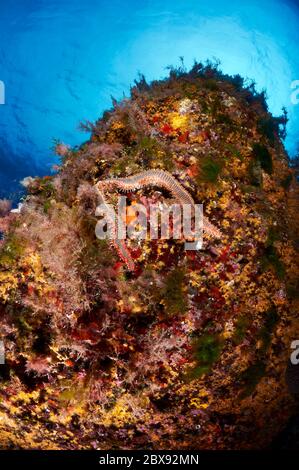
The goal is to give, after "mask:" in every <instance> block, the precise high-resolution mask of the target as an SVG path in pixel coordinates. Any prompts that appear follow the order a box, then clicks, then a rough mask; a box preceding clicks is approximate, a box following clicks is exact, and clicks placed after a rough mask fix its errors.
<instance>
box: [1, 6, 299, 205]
mask: <svg viewBox="0 0 299 470" xmlns="http://www.w3.org/2000/svg"><path fill="white" fill-rule="evenodd" d="M0 38H1V41H0V80H1V81H3V82H4V84H5V104H4V105H0V197H3V196H4V195H5V196H14V197H16V195H17V191H18V189H20V187H19V186H18V182H19V180H20V179H21V178H23V177H25V176H27V175H32V176H34V175H37V174H40V175H41V174H46V173H49V172H50V171H51V167H52V165H53V164H54V163H55V161H56V157H55V156H54V154H53V151H52V149H51V148H52V146H53V139H55V138H56V139H59V140H61V141H64V142H65V143H68V144H71V145H76V144H79V143H81V142H82V141H84V140H85V139H86V137H87V136H86V135H85V134H82V133H81V132H79V131H78V129H77V127H78V124H79V122H80V121H82V120H84V119H87V120H95V119H96V118H97V117H99V115H101V113H102V112H103V110H104V109H106V108H107V107H110V104H111V95H112V96H114V97H115V98H121V97H122V96H123V93H125V94H128V91H129V88H130V85H131V84H132V83H133V81H134V79H135V78H136V77H137V74H138V72H141V73H143V74H145V76H146V78H147V79H148V80H151V79H154V78H160V77H163V76H165V75H166V73H167V71H166V66H167V65H177V64H179V57H180V56H183V57H184V62H185V65H186V66H187V67H189V66H191V65H192V63H193V60H194V59H197V60H205V59H207V58H212V57H215V58H218V59H220V61H221V68H222V70H223V71H224V72H226V73H231V74H235V73H240V74H241V75H243V76H244V77H248V78H252V79H254V80H255V81H256V83H257V88H258V89H259V90H261V89H263V88H265V89H266V90H267V94H268V103H269V107H270V110H271V111H272V112H273V113H274V114H275V115H278V114H280V113H281V108H282V106H285V107H286V108H287V110H288V113H289V118H290V122H289V125H288V137H287V140H286V147H287V149H288V151H289V153H290V154H291V155H293V154H294V152H295V149H296V144H297V135H298V131H299V104H292V102H291V93H292V90H291V83H292V81H294V80H299V8H298V4H296V2H294V1H291V0H288V1H287V0H285V1H278V0H242V1H241V0H238V1H236V0H231V1H230V2H228V1H226V0H221V1H220V0H215V1H213V0H172V1H170V0H164V1H161V0H151V1H142V0H141V1H135V0H127V1H125V0H122V1H121V0H110V1H108V0H98V1H96V0H85V1H84V0H80V1H79V0H22V1H21V0H14V1H8V0H0ZM298 97H299V93H298ZM298 140H299V139H298Z"/></svg>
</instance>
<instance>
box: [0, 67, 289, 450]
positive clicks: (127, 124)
mask: <svg viewBox="0 0 299 470" xmlns="http://www.w3.org/2000/svg"><path fill="white" fill-rule="evenodd" d="M285 123H286V116H285V115H283V116H282V117H281V118H273V117H272V116H271V115H270V113H269V112H268V110H267V106H266V102H265V97H264V94H257V93H256V92H255V90H254V86H253V85H250V86H247V87H245V86H244V83H243V81H242V79H241V78H240V77H239V76H236V77H229V76H226V75H223V74H222V73H221V72H220V71H219V70H218V69H217V67H214V66H212V65H211V64H209V63H208V64H207V65H202V64H195V65H194V67H193V69H192V70H191V71H190V72H187V71H185V70H183V69H179V70H171V71H170V75H169V77H168V78H167V79H165V80H161V81H155V82H153V83H151V84H147V83H146V81H145V79H144V78H143V77H142V78H141V80H140V81H139V82H137V83H136V85H135V86H134V87H133V88H132V91H131V98H130V99H125V100H123V101H122V102H120V103H116V102H114V106H113V109H111V110H110V111H107V112H105V113H104V115H103V117H102V118H101V119H99V120H98V121H97V122H96V123H92V124H91V123H85V124H83V125H82V127H83V128H86V129H87V130H88V131H90V132H91V137H90V139H89V140H88V141H87V142H85V143H84V144H83V145H81V146H80V147H79V148H74V149H72V148H70V147H68V146H67V145H65V144H62V143H59V142H57V145H56V147H57V148H56V150H57V152H58V154H59V155H60V157H61V164H60V165H59V167H57V173H56V174H55V175H53V176H48V177H44V178H34V179H32V178H31V179H28V180H26V187H27V191H28V194H27V196H26V198H25V200H24V201H23V205H22V206H21V207H20V209H19V210H18V211H17V212H9V211H10V204H9V202H8V201H0V231H1V243H0V340H1V341H3V342H4V346H5V364H4V365H0V447H2V448H14V449H19V448H30V449H91V448H95V449H110V448H114V449H140V448H148V449H178V448H180V449H237V448H252V447H256V446H259V447H264V446H267V445H268V444H269V443H270V442H271V440H272V438H273V436H274V435H275V434H276V433H277V432H278V431H279V430H280V429H281V428H282V427H283V426H284V424H285V422H286V420H287V419H288V417H289V416H290V415H291V414H292V412H293V410H294V407H295V405H296V399H295V397H294V396H292V395H291V394H290V393H289V391H288V388H287V386H286V384H285V379H284V374H285V369H286V365H287V361H288V357H289V355H290V352H291V351H290V345H291V342H292V341H293V340H294V339H297V338H298V316H297V315H296V311H297V309H298V296H297V292H298V281H297V280H298V266H297V264H296V247H297V246H298V240H297V237H298V218H296V211H297V210H298V183H297V181H296V171H295V169H293V168H291V167H290V165H289V161H288V157H287V155H286V152H285V150H284V147H283V143H282V140H281V138H282V137H284V133H285ZM99 182H100V190H101V196H103V195H104V197H105V198H107V200H109V202H111V203H112V204H115V203H116V196H117V194H118V191H119V190H122V189H125V190H126V197H127V208H126V209H127V211H126V215H125V216H126V218H127V219H128V220H132V218H133V217H134V210H133V209H134V205H136V204H138V203H142V204H143V205H144V206H145V207H149V206H150V205H151V204H154V203H157V204H159V205H161V206H162V205H163V204H166V205H167V204H169V203H171V201H172V199H173V198H175V199H177V200H179V201H182V200H185V198H186V200H188V201H189V202H190V201H191V203H192V204H193V203H203V207H204V214H205V228H206V232H207V233H206V235H207V236H206V237H205V243H204V246H203V249H202V250H194V251H192V250H190V251H186V250H185V249H184V243H183V241H182V240H180V239H162V238H158V239H154V240H150V239H145V240H142V241H140V240H139V239H128V240H126V245H125V247H124V246H123V245H121V247H120V249H121V250H122V249H125V250H126V251H125V256H124V257H123V258H125V261H126V262H127V263H128V260H129V268H131V267H132V268H134V269H131V270H128V269H127V265H126V263H124V261H123V259H119V257H118V255H117V252H116V251H115V250H111V248H110V246H109V244H108V243H107V242H106V240H99V239H98V238H97V237H96V235H95V227H96V224H97V221H98V219H97V217H96V208H97V206H98V203H99V192H98V190H97V188H99V184H98V183H99ZM96 185H97V186H96ZM208 232H209V233H208ZM214 235H221V236H220V237H215V236H214Z"/></svg>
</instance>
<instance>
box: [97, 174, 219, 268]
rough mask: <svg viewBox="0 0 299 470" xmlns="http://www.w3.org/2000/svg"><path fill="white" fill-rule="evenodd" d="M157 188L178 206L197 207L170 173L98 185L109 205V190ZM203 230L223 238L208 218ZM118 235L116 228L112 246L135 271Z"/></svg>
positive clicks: (204, 221)
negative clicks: (165, 192) (168, 193)
mask: <svg viewBox="0 0 299 470" xmlns="http://www.w3.org/2000/svg"><path fill="white" fill-rule="evenodd" d="M155 186H156V187H158V188H163V189H166V190H167V191H169V192H170V193H171V195H172V196H173V198H174V199H175V201H176V202H177V203H178V204H181V205H183V204H189V205H190V206H191V207H195V203H194V200H193V198H192V196H191V195H190V194H189V193H188V191H186V189H185V188H183V186H182V185H181V184H180V183H179V182H178V181H177V180H176V179H175V178H174V177H173V176H172V175H171V174H170V173H168V172H167V171H163V170H146V171H142V172H140V173H137V174H136V175H133V176H128V177H126V178H111V179H107V180H102V181H99V182H98V183H97V184H96V188H97V190H98V192H99V196H100V198H101V200H102V202H103V203H104V204H107V202H106V198H105V191H107V190H109V191H114V190H115V189H116V190H118V191H123V192H126V191H136V190H138V189H142V188H146V187H155ZM107 207H108V206H107ZM107 213H108V214H109V210H107ZM108 218H109V216H108ZM111 222H112V221H111ZM108 223H109V220H108ZM203 230H204V232H206V233H207V234H209V235H211V236H212V237H215V238H220V237H221V232H220V230H219V229H218V228H217V227H215V226H214V225H213V224H212V223H211V222H210V221H209V220H208V219H207V217H203ZM116 233H117V229H116V228H115V236H114V237H113V238H112V244H113V246H114V247H115V249H116V251H117V253H118V254H119V256H120V258H121V259H122V260H123V261H124V262H125V263H126V266H127V268H128V269H129V270H130V271H133V270H134V268H135V266H134V261H133V259H132V257H131V255H130V252H129V250H128V248H127V246H126V243H125V241H124V240H121V239H118V238H117V235H116Z"/></svg>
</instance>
